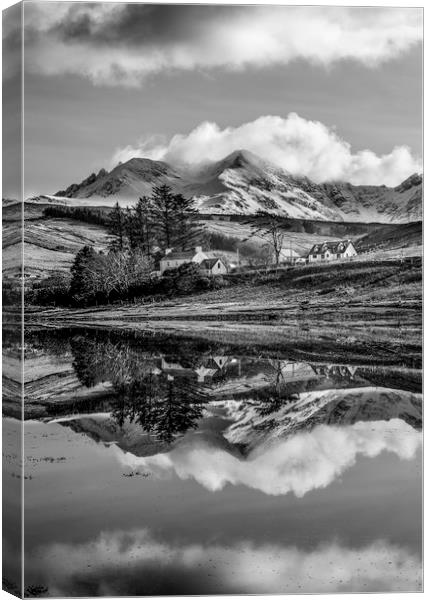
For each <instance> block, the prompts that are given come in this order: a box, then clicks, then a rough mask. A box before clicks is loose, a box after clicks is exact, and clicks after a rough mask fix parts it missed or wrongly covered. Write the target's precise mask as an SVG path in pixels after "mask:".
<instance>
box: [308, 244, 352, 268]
mask: <svg viewBox="0 0 429 600" xmlns="http://www.w3.org/2000/svg"><path fill="white" fill-rule="evenodd" d="M356 255H357V251H356V248H355V247H354V245H353V242H352V241H351V240H341V241H339V242H323V243H322V244H315V245H314V246H313V247H312V249H311V250H310V252H309V253H308V255H307V260H308V262H309V263H312V262H317V261H327V260H338V259H340V258H352V257H353V256H356Z"/></svg>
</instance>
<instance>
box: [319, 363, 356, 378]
mask: <svg viewBox="0 0 429 600" xmlns="http://www.w3.org/2000/svg"><path fill="white" fill-rule="evenodd" d="M312 368H313V369H314V371H315V372H316V373H317V374H318V375H322V376H323V377H339V378H342V379H353V377H354V375H355V373H356V371H357V369H358V367H356V366H353V365H313V366H312Z"/></svg>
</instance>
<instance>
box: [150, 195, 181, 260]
mask: <svg viewBox="0 0 429 600" xmlns="http://www.w3.org/2000/svg"><path fill="white" fill-rule="evenodd" d="M176 212H177V211H176V201H175V199H174V195H173V193H172V191H171V188H170V187H169V186H168V185H165V184H164V185H160V186H157V187H154V188H153V190H152V202H151V203H150V209H149V221H150V224H151V227H152V231H153V233H154V237H155V239H156V242H157V244H158V246H159V247H160V248H162V249H163V250H165V249H166V248H170V247H171V246H172V245H173V242H174V238H175V235H174V234H175V232H176V223H175V217H176Z"/></svg>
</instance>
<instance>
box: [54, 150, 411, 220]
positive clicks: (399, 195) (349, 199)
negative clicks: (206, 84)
mask: <svg viewBox="0 0 429 600" xmlns="http://www.w3.org/2000/svg"><path fill="white" fill-rule="evenodd" d="M161 184H167V185H169V186H171V187H172V189H173V190H174V191H175V192H176V193H181V194H183V195H184V196H186V197H192V198H194V202H195V207H196V208H197V209H198V211H199V212H200V213H203V214H244V215H245V214H254V213H256V212H258V211H266V212H270V213H274V214H278V215H280V216H283V217H290V218H303V219H315V220H321V221H356V222H380V223H408V222H413V221H420V220H421V219H422V176H421V175H418V174H413V175H411V176H410V177H409V178H408V179H406V180H405V181H404V182H402V183H401V184H400V185H399V186H397V187H394V188H391V187H386V186H384V185H380V186H375V185H359V186H356V185H352V184H350V183H345V182H332V183H322V184H316V183H314V182H312V181H311V180H309V179H308V178H306V177H296V176H293V175H291V174H290V173H288V172H287V171H285V170H284V169H281V168H279V167H276V166H274V165H272V164H270V163H268V162H267V161H265V160H263V159H261V158H259V157H258V156H256V155H254V154H252V153H250V152H248V151H246V150H237V151H236V152H233V153H232V154H230V155H228V156H227V157H225V158H224V159H222V160H220V161H217V162H212V163H208V164H207V163H205V164H202V165H200V166H199V167H194V168H190V167H187V166H186V167H185V166H180V167H179V166H171V165H169V164H168V163H166V162H162V161H153V160H150V159H147V158H133V159H131V160H129V161H127V162H126V163H121V164H119V165H117V166H116V167H115V168H114V169H112V170H111V171H110V172H107V171H106V170H105V169H101V170H100V171H99V172H98V173H97V174H95V173H92V174H91V175H90V176H89V177H87V178H86V179H84V180H83V181H82V182H81V183H78V184H72V185H70V186H69V187H67V188H66V189H64V190H60V191H59V192H57V193H56V194H55V196H56V198H57V199H58V201H60V199H61V200H63V199H66V198H75V199H82V200H87V202H88V205H91V202H92V201H94V200H97V201H98V203H99V202H100V199H105V200H106V201H107V200H109V203H110V202H115V201H116V200H122V201H123V200H129V203H130V204H131V203H133V202H135V201H136V199H137V198H138V197H139V196H141V195H149V194H150V193H151V191H152V188H153V186H156V185H161Z"/></svg>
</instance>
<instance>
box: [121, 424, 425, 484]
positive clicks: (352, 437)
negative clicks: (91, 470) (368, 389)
mask: <svg viewBox="0 0 429 600" xmlns="http://www.w3.org/2000/svg"><path fill="white" fill-rule="evenodd" d="M194 440H195V441H192V443H188V444H182V445H179V446H178V447H176V448H175V449H174V450H172V451H171V452H169V453H167V454H157V455H155V456H152V457H145V458H141V457H136V456H134V455H132V454H130V453H122V452H120V453H119V452H118V456H119V460H120V461H121V462H122V463H123V464H126V465H128V466H130V467H132V468H136V469H137V468H143V469H145V470H148V471H151V472H152V474H153V475H154V476H158V477H163V476H166V475H170V474H172V473H176V474H177V475H178V476H179V477H180V478H181V479H189V478H192V479H195V481H197V482H198V483H200V484H201V485H203V486H204V487H205V488H207V489H208V490H211V491H216V490H221V489H222V488H223V487H224V486H225V485H226V484H228V483H230V484H233V485H240V484H241V485H246V486H248V487H250V488H254V489H258V490H261V491H263V492H265V493H266V494H270V495H280V494H286V493H288V492H293V493H295V494H296V495H297V496H303V495H304V494H306V493H307V492H309V491H311V490H314V489H317V488H323V487H326V486H327V485H329V484H330V483H332V482H333V481H334V480H335V478H336V477H338V476H339V475H340V474H342V473H343V472H344V471H345V470H346V469H348V468H350V467H351V466H352V465H353V464H354V463H355V462H356V459H357V457H358V456H359V455H361V456H366V457H375V456H378V455H379V454H380V453H381V452H383V451H387V452H392V453H394V454H396V455H397V456H398V457H399V458H401V459H408V460H409V459H411V458H413V457H414V456H415V453H416V451H417V449H418V448H419V447H420V444H421V440H422V434H421V432H419V431H416V430H415V429H413V428H412V427H411V426H410V425H408V424H407V423H405V422H404V421H402V420H400V419H392V420H390V421H387V422H386V421H375V422H358V423H355V424H354V425H351V426H347V427H336V426H326V425H319V426H317V427H315V428H314V429H313V430H312V431H311V432H304V433H298V434H296V435H293V436H291V437H289V438H287V439H286V440H283V441H281V442H279V443H276V444H275V445H269V446H265V447H264V446H261V447H259V448H257V449H256V450H254V451H253V452H251V453H250V454H249V455H248V456H247V458H246V459H242V458H241V457H236V456H233V455H232V454H230V453H229V452H228V451H226V450H224V449H222V448H216V447H214V446H213V445H209V444H208V443H207V442H204V441H201V440H199V439H198V437H197V438H194Z"/></svg>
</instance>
